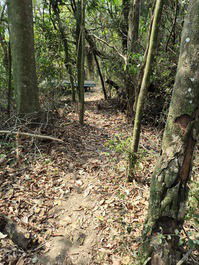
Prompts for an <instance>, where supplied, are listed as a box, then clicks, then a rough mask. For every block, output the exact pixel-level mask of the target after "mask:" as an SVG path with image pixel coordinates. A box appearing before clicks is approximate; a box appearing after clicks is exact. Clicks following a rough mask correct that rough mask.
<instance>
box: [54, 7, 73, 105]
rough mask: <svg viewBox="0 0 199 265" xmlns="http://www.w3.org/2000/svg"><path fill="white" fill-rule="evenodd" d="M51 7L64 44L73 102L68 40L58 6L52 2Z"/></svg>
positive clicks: (65, 61) (65, 62)
mask: <svg viewBox="0 0 199 265" xmlns="http://www.w3.org/2000/svg"><path fill="white" fill-rule="evenodd" d="M52 8H53V11H54V14H55V16H56V20H57V23H58V28H59V32H60V36H61V40H62V43H63V46H64V54H65V59H64V64H65V67H66V70H67V71H68V74H69V77H70V83H71V87H72V101H73V102H75V85H74V77H73V71H72V65H71V59H70V55H69V47H68V41H67V38H66V34H65V30H64V25H63V23H62V21H61V19H60V15H59V8H58V6H55V5H53V4H52Z"/></svg>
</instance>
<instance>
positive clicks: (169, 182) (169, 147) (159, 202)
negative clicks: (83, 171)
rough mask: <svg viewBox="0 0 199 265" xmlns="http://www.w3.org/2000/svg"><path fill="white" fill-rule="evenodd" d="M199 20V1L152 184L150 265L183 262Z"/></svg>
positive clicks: (196, 127) (189, 20)
mask: <svg viewBox="0 0 199 265" xmlns="http://www.w3.org/2000/svg"><path fill="white" fill-rule="evenodd" d="M198 14H199V0H193V1H191V2H190V4H189V9H188V13H187V16H186V19H185V22H184V27H183V32H182V40H181V49H180V57H179V62H178V70H177V75H176V80H175V85H174V91H173V95H172V100H171V105H170V109H169V114H168V118H167V124H166V128H165V131H164V136H163V142H162V155H161V157H160V159H159V162H158V163H157V165H156V168H155V170H154V174H153V177H152V182H151V190H150V204H149V210H148V217H147V220H146V223H145V227H144V233H143V239H144V244H143V246H142V257H143V263H144V260H147V258H148V257H150V258H151V259H150V261H149V262H148V263H147V264H151V265H155V264H162V265H175V264H177V262H178V261H179V259H181V253H180V249H179V247H178V243H179V232H180V230H181V229H182V225H183V222H184V216H185V211H186V210H185V205H186V201H187V196H188V181H189V179H190V174H191V168H192V159H193V152H194V147H195V145H196V142H197V137H198V134H199V133H198V132H199V106H198V102H199V74H198V73H199V66H198V59H199V38H198V36H199V21H198ZM176 231H179V232H178V233H176ZM143 263H142V264H143Z"/></svg>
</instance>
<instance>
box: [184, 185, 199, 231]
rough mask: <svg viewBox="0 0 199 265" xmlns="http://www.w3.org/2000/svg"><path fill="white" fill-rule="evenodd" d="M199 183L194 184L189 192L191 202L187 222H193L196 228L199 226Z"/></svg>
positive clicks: (189, 201)
mask: <svg viewBox="0 0 199 265" xmlns="http://www.w3.org/2000/svg"><path fill="white" fill-rule="evenodd" d="M198 209H199V183H198V182H192V183H191V190H190V192H189V200H188V207H187V215H186V219H187V220H192V221H193V222H194V224H195V225H196V226H198V225H199V211H198Z"/></svg>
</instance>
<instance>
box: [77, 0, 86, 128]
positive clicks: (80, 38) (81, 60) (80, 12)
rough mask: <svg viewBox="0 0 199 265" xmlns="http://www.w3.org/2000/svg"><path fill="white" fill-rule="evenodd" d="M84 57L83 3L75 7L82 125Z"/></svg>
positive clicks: (82, 1) (81, 122)
mask: <svg viewBox="0 0 199 265" xmlns="http://www.w3.org/2000/svg"><path fill="white" fill-rule="evenodd" d="M84 57H85V2H84V0H79V1H78V7H77V77H78V93H79V122H80V124H83V123H84Z"/></svg>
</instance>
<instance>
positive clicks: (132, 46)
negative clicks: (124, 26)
mask: <svg viewBox="0 0 199 265" xmlns="http://www.w3.org/2000/svg"><path fill="white" fill-rule="evenodd" d="M139 21H140V0H131V3H130V8H129V17H128V40H127V47H128V52H133V51H136V50H137V47H136V45H137V40H138V33H139Z"/></svg>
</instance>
